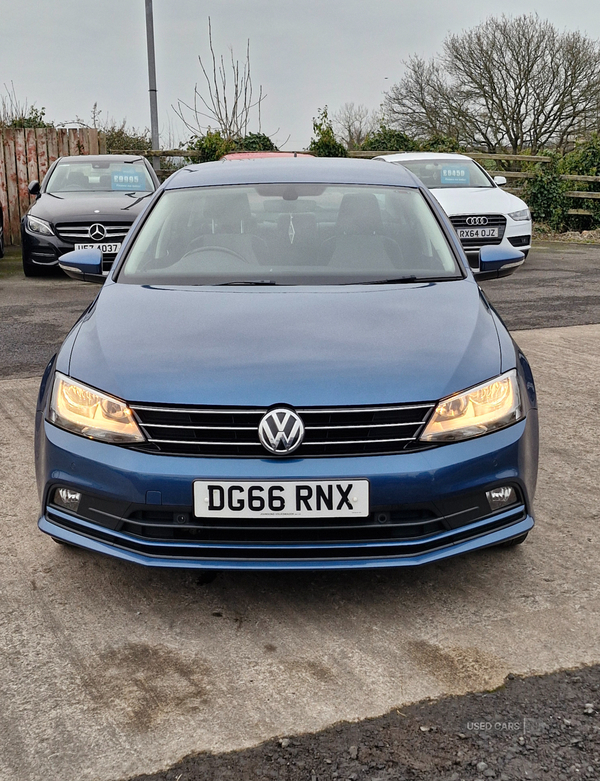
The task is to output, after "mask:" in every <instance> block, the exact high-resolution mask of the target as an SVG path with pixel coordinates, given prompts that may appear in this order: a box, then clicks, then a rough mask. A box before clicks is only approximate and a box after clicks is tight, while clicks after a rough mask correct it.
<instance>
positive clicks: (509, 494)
mask: <svg viewBox="0 0 600 781" xmlns="http://www.w3.org/2000/svg"><path fill="white" fill-rule="evenodd" d="M485 495H486V497H487V500H488V502H489V504H490V508H491V509H492V510H499V509H500V508H501V507H506V505H507V504H514V503H515V502H516V501H517V492H516V491H515V489H514V488H513V487H512V486H510V485H502V486H500V487H499V488H492V490H491V491H486V492H485Z"/></svg>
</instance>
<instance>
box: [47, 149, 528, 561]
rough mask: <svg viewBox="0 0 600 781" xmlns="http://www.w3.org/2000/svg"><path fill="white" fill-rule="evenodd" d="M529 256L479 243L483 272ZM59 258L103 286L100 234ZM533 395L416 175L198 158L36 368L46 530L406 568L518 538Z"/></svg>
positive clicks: (144, 546)
mask: <svg viewBox="0 0 600 781" xmlns="http://www.w3.org/2000/svg"><path fill="white" fill-rule="evenodd" d="M521 260H522V254H521V253H520V252H518V251H516V250H506V249H503V250H499V249H498V248H493V247H487V248H484V249H483V250H482V252H481V265H480V269H481V273H482V274H485V275H487V276H499V275H503V274H506V273H510V272H511V270H512V269H514V267H515V266H516V265H518V264H519V263H520V261H521ZM61 266H62V267H63V269H64V270H65V271H67V272H68V273H69V274H70V275H71V276H75V277H78V278H81V279H84V280H97V281H100V282H103V281H104V278H103V277H102V276H101V256H100V253H99V252H98V250H95V249H87V250H81V251H79V252H75V253H70V254H69V255H65V256H63V258H62V259H61ZM536 406H537V405H536V396H535V388H534V384H533V378H532V375H531V371H530V368H529V365H528V363H527V361H526V359H525V357H524V356H523V354H522V353H521V352H520V350H519V348H518V347H517V345H516V344H515V343H514V342H513V340H512V339H511V337H510V336H509V334H508V332H507V330H506V328H505V326H504V325H503V323H502V321H501V320H500V318H499V317H498V315H497V314H496V312H495V311H494V309H493V308H492V307H491V306H490V304H489V303H488V301H487V300H486V298H485V296H484V295H483V293H482V292H481V290H480V289H479V287H478V285H477V283H476V281H475V279H474V277H473V274H472V272H471V270H470V268H469V265H468V263H467V262H466V259H465V256H464V254H463V251H462V249H461V246H460V243H459V241H458V239H457V237H456V234H455V233H454V231H453V229H452V226H451V224H450V223H449V221H448V219H447V217H446V216H445V215H444V213H443V212H442V210H441V209H440V207H439V206H438V205H437V204H436V202H435V200H434V199H433V198H432V197H431V196H430V195H429V193H428V192H427V190H426V189H425V188H424V187H423V186H422V185H421V184H420V182H419V181H418V180H417V179H416V178H415V177H414V176H413V175H412V174H410V173H409V172H408V171H406V170H405V169H402V168H401V167H399V166H395V165H389V164H387V163H382V162H370V161H352V160H318V159H310V158H308V159H307V158H303V159H301V158H297V159H294V158H288V159H283V160H244V161H222V162H217V163H208V164H203V165H198V166H190V167H188V168H185V169H183V170H181V171H179V172H177V173H175V174H174V175H173V176H171V178H170V179H169V180H168V181H167V182H166V183H165V184H164V185H163V186H162V187H161V188H160V189H159V190H158V191H157V193H156V195H155V196H154V197H153V199H152V200H151V202H150V204H149V206H148V208H147V209H146V210H145V211H144V213H143V214H142V215H141V216H140V217H139V218H138V219H137V221H136V223H135V224H134V226H133V228H132V230H131V232H130V233H129V235H128V237H127V239H126V240H125V242H124V244H123V247H122V250H121V252H120V253H119V255H118V257H117V260H116V262H115V264H114V266H113V269H112V270H111V272H110V274H109V276H108V278H107V279H106V281H105V282H104V286H103V287H102V289H101V291H100V293H99V295H98V296H97V298H96V300H95V301H94V302H93V304H92V305H91V306H90V307H89V309H88V310H87V311H86V312H85V313H84V314H83V316H82V317H81V318H80V320H79V321H78V322H77V323H76V325H75V326H74V328H73V329H72V331H71V332H70V334H69V335H68V337H67V339H66V340H65V342H64V344H63V346H62V348H61V349H60V351H59V353H58V355H57V356H55V358H54V359H53V360H52V361H51V363H50V365H49V366H48V368H47V370H46V372H45V375H44V378H43V380H42V385H41V389H40V395H39V402H38V410H37V420H36V465H37V477H38V485H39V491H40V497H41V502H42V514H41V518H40V520H39V527H40V529H41V530H42V531H44V532H46V533H48V534H49V535H51V536H52V537H53V538H54V539H55V540H57V541H60V542H65V543H70V544H73V545H77V546H80V547H83V548H88V549H90V550H94V551H98V552H100V553H105V554H108V555H111V556H116V557H118V558H121V559H125V560H129V561H135V562H139V563H141V564H145V565H149V566H156V567H197V568H219V569H224V568H225V569H273V568H281V569H284V568H285V569H309V568H315V569H316V568H344V567H346V568H347V567H390V566H410V565H416V564H422V563H424V562H430V561H435V560H438V559H443V558H446V557H449V556H454V555H456V554H460V553H465V552H467V551H471V550H474V549H477V548H481V547H484V546H491V545H498V544H515V543H519V542H522V541H523V539H524V538H525V536H526V535H527V533H528V531H529V530H530V529H531V527H532V526H533V515H532V501H533V494H534V490H535V482H536V473H537V451H538V422H537V409H536Z"/></svg>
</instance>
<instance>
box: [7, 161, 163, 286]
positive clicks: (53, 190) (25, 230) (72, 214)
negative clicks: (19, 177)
mask: <svg viewBox="0 0 600 781" xmlns="http://www.w3.org/2000/svg"><path fill="white" fill-rule="evenodd" d="M158 184H159V182H158V179H157V177H156V174H155V173H154V171H153V170H152V168H151V166H150V164H149V163H148V162H147V161H146V160H145V159H144V158H143V157H140V156H137V155H80V156H74V157H59V158H58V160H56V162H54V163H53V164H52V166H51V167H50V168H49V169H48V173H47V174H46V176H45V177H44V180H43V182H42V184H41V185H40V183H39V182H37V181H33V182H31V183H30V184H29V192H30V193H31V195H35V196H36V201H35V203H34V204H33V206H32V207H31V208H30V209H29V211H28V212H27V214H26V215H25V216H24V217H23V219H22V220H21V242H22V247H23V271H24V272H25V276H27V277H33V276H39V275H41V274H43V273H45V272H46V271H47V270H48V269H49V268H51V267H53V266H57V265H58V259H59V257H60V256H61V255H64V254H65V252H71V251H72V250H76V249H85V248H89V247H94V248H97V249H99V250H100V251H101V252H102V258H103V272H104V273H105V274H107V273H108V271H109V270H110V267H111V266H112V262H113V260H114V259H115V257H116V254H117V252H118V251H119V249H120V248H121V242H122V241H123V239H124V238H125V236H126V235H127V232H128V230H129V228H130V227H131V225H132V223H133V221H134V220H135V218H136V217H137V215H138V214H139V213H140V212H141V210H142V209H143V208H144V206H145V205H146V203H147V202H148V200H149V196H150V195H151V194H152V193H153V192H154V191H155V190H156V188H157V187H158Z"/></svg>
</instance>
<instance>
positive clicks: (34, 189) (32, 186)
mask: <svg viewBox="0 0 600 781" xmlns="http://www.w3.org/2000/svg"><path fill="white" fill-rule="evenodd" d="M27 189H28V190H29V195H35V197H36V198H37V197H38V196H39V194H40V192H41V187H40V183H39V182H38V180H37V179H34V180H33V182H29V184H28V185H27Z"/></svg>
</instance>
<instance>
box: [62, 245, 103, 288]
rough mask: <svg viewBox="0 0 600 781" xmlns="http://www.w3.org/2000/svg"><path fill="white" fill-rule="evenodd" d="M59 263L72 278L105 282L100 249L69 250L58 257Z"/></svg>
mask: <svg viewBox="0 0 600 781" xmlns="http://www.w3.org/2000/svg"><path fill="white" fill-rule="evenodd" d="M58 265H59V266H60V267H61V269H62V270H63V271H64V272H65V274H66V275H67V276H68V277H71V278H72V279H79V280H82V281H83V282H97V283H99V284H101V285H102V284H104V280H105V277H104V275H103V274H102V253H101V252H100V250H99V249H95V248H93V249H92V248H89V249H78V250H75V251H74V252H67V253H65V254H64V255H61V257H60V258H59V259H58Z"/></svg>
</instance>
